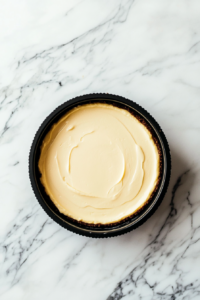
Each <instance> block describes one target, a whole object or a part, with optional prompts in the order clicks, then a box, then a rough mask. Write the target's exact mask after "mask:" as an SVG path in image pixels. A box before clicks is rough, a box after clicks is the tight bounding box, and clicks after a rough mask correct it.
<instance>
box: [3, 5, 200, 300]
mask: <svg viewBox="0 0 200 300" xmlns="http://www.w3.org/2000/svg"><path fill="white" fill-rule="evenodd" d="M0 57H1V59H0V200H1V209H0V299H1V300H13V299H15V300H27V299H29V300H36V299H37V300H38V299H39V300H40V299H49V300H53V299H60V300H62V299H68V300H71V299H72V300H79V299H84V300H85V299H87V300H106V299H107V300H108V299H109V300H114V299H115V300H120V299H123V300H129V299H131V300H132V299H134V300H135V299H136V300H137V299H142V300H143V299H145V300H146V299H147V300H150V299H151V300H159V299H161V300H174V299H184V300H189V299H200V267H199V266H200V185H199V180H200V1H199V0H163V1H160V0H135V1H133V0H101V1H98V0H85V1H79V0H65V1H64V0H44V1H38V0H18V1H16V0H6V1H5V0H2V1H0ZM91 92H109V93H113V94H119V95H122V96H125V97H127V98H129V99H132V100H134V101H136V102H138V103H139V104H140V105H142V106H143V107H144V108H145V109H147V110H148V111H149V112H150V113H151V114H152V115H153V116H154V117H155V119H156V120H157V121H158V122H159V123H160V125H161V127H162V128H163V130H164V132H165V133H166V136H167V138H168V141H169V144H170V147H171V152H172V164H173V170H172V178H171V182H170V186H169V189H168V193H167V195H166V197H165V199H164V201H163V203H162V205H161V207H160V208H159V209H158V211H157V212H156V213H155V214H154V215H153V216H152V217H151V218H150V219H149V220H148V221H147V223H145V224H144V225H142V226H141V227H140V228H138V229H137V230H135V231H133V232H130V233H129V234H126V235H124V236H121V237H116V238H110V239H103V240H96V239H89V238H86V237H81V236H78V235H76V234H73V233H71V232H69V231H67V230H65V229H63V228H61V227H60V226H59V225H57V224H56V223H54V222H53V221H52V220H51V219H50V218H49V217H48V216H47V215H46V214H45V213H44V211H43V210H42V209H41V207H40V206H39V204H38V202H37V201H36V199H35V197H34V195H33V192H32V190H31V187H30V183H29V178H28V154H29V149H30V145H31V142H32V139H33V136H34V134H35V132H36V131H37V129H38V127H39V125H40V123H41V122H42V121H43V119H44V118H45V117H46V116H47V115H48V114H49V113H50V112H51V111H52V110H53V109H54V108H55V107H56V106H57V105H59V104H61V103H63V102H64V101H66V100H68V99H70V98H72V97H74V96H77V95H82V94H85V93H91Z"/></svg>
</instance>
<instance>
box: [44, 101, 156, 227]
mask: <svg viewBox="0 0 200 300" xmlns="http://www.w3.org/2000/svg"><path fill="white" fill-rule="evenodd" d="M159 163H160V160H159V153H158V149H157V147H156V145H155V143H154V140H153V139H152V136H151V133H150V132H149V130H148V129H147V128H146V127H145V126H144V125H143V124H142V123H141V122H140V121H138V119H137V118H136V117H134V116H133V115H131V114H130V113H129V112H128V111H127V110H125V109H121V108H118V107H115V106H112V105H110V104H101V103H94V104H86V105H81V106H78V107H76V108H74V109H72V110H71V111H69V112H68V113H66V115H65V116H63V117H62V118H61V119H60V120H59V121H58V122H57V123H56V124H54V125H53V127H52V128H51V130H50V131H49V132H48V134H47V135H46V137H45V139H44V141H43V144H42V147H41V155H40V159H39V170H40V172H41V174H42V176H41V182H42V184H43V185H44V187H45V191H46V193H47V194H48V195H49V196H50V198H51V200H52V201H53V202H54V204H55V205H56V206H57V208H58V209H59V211H60V212H61V213H63V214H65V215H67V216H69V217H71V218H73V219H75V220H77V221H82V222H85V223H92V224H99V223H100V224H108V223H115V222H118V221H120V220H123V219H124V218H126V217H128V216H130V215H132V214H134V213H135V212H137V211H138V210H139V209H141V207H143V206H144V205H145V203H146V202H147V201H148V200H149V198H150V197H151V195H152V193H153V191H154V189H155V187H156V185H157V182H158V177H159V166H160V164H159Z"/></svg>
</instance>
